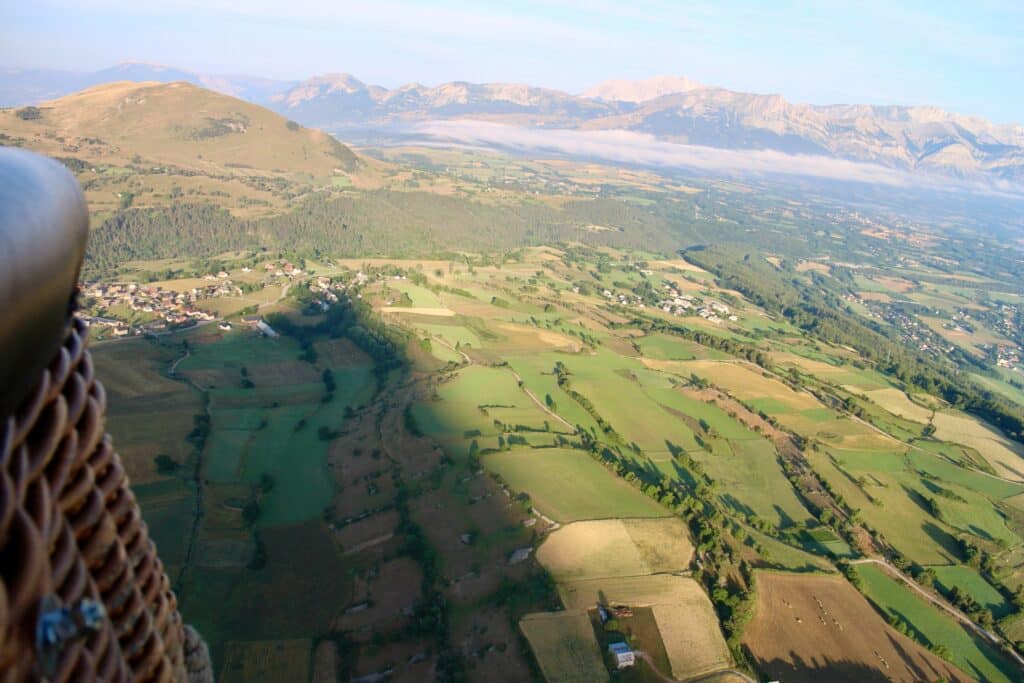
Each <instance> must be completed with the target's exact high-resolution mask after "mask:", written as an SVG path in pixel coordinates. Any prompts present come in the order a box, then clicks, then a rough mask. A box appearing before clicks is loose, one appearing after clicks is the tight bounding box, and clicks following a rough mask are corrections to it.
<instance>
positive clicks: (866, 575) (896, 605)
mask: <svg viewBox="0 0 1024 683" xmlns="http://www.w3.org/2000/svg"><path fill="white" fill-rule="evenodd" d="M857 575H858V576H859V577H860V579H861V582H862V583H863V591H864V593H865V594H866V595H867V596H868V598H869V599H870V600H871V601H872V602H873V603H874V604H875V605H876V606H877V607H878V608H879V609H880V610H881V611H882V612H883V613H884V614H886V615H887V616H889V617H896V618H898V619H900V620H901V621H903V622H904V623H906V624H908V628H909V633H910V634H911V636H912V637H914V638H915V640H918V641H920V642H922V643H924V644H925V645H931V646H937V645H941V646H943V647H945V648H946V649H947V651H948V652H949V653H950V654H951V656H952V661H953V663H954V664H956V665H957V666H959V667H960V668H961V669H963V670H964V671H965V672H967V673H968V674H970V675H972V676H974V677H976V678H978V679H980V680H987V681H1006V682H1007V683H1009V682H1010V681H1014V680H1018V678H1017V676H1018V673H1019V672H1018V670H1017V669H1016V667H1014V666H1013V665H1012V664H1011V663H1010V662H1008V661H1007V660H1006V659H1005V658H1004V657H1003V656H1002V655H1001V654H1000V653H998V652H996V651H995V650H993V649H992V647H991V646H990V645H989V644H988V643H985V642H983V641H981V640H980V639H979V638H978V637H977V636H975V635H974V634H972V633H971V632H969V631H968V630H966V629H965V628H964V627H963V626H962V625H960V624H959V623H957V622H956V621H955V620H954V619H953V618H952V617H950V616H948V615H946V614H945V613H944V612H942V611H940V610H939V609H938V608H936V607H934V606H932V605H931V604H929V603H927V602H925V601H924V600H923V599H922V598H920V597H918V596H917V595H915V594H914V593H913V592H911V590H910V589H909V588H907V587H906V586H905V585H903V584H902V583H900V582H899V581H897V580H896V579H893V578H891V577H890V576H889V575H887V574H886V573H885V572H884V571H883V570H882V569H880V568H878V567H877V566H875V565H857Z"/></svg>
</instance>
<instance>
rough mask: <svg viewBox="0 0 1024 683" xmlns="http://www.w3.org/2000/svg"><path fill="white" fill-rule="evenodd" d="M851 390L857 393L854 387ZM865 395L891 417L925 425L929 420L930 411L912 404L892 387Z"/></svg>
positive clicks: (904, 395) (903, 394)
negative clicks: (891, 415)
mask: <svg viewBox="0 0 1024 683" xmlns="http://www.w3.org/2000/svg"><path fill="white" fill-rule="evenodd" d="M847 388H850V387H847ZM851 390H853V391H854V393H857V392H856V387H853V388H851ZM866 395H867V397H868V398H869V399H871V400H872V401H873V402H874V403H875V404H877V405H878V406H879V407H881V408H884V409H885V410H888V411H889V412H890V413H892V414H893V415H898V416H899V417H905V418H906V419H908V420H913V421H914V422H921V423H926V422H928V420H930V419H931V416H932V411H931V410H929V409H928V408H925V407H924V406H920V405H918V404H916V403H914V402H913V401H911V400H910V398H908V397H907V395H906V394H905V393H904V392H902V391H900V390H899V389H896V388H894V387H893V388H889V389H875V390H874V391H869V392H867V394H866Z"/></svg>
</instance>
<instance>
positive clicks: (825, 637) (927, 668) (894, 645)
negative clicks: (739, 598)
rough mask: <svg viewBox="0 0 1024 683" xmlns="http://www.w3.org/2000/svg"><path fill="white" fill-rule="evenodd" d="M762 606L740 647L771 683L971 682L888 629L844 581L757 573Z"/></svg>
mask: <svg viewBox="0 0 1024 683" xmlns="http://www.w3.org/2000/svg"><path fill="white" fill-rule="evenodd" d="M756 581H757V604H756V606H755V611H754V618H753V620H752V621H751V622H750V625H749V626H748V627H747V630H746V631H745V633H744V636H743V643H744V644H745V645H746V646H747V647H748V648H749V649H750V652H751V653H752V654H753V656H754V657H755V658H756V660H757V661H758V664H759V666H761V667H762V668H763V669H764V670H765V671H766V672H767V673H768V674H769V675H770V676H771V677H772V678H773V679H776V680H782V681H795V682H797V683H800V682H802V681H805V682H807V683H816V682H817V681H826V680H827V681H844V682H845V681H849V682H850V683H859V682H860V681H863V680H865V679H867V680H871V679H872V674H870V673H868V672H869V671H874V670H881V671H884V672H885V677H886V679H887V680H893V681H903V682H905V683H916V682H918V681H923V680H938V679H940V678H941V679H945V680H949V681H968V680H970V678H969V677H968V676H966V675H964V673H963V672H961V671H959V670H957V669H956V668H954V667H953V666H951V665H950V664H948V663H947V662H945V661H943V660H942V659H940V658H938V657H936V656H935V655H933V654H932V653H930V652H928V651H927V650H925V649H924V648H923V647H921V646H920V645H918V644H916V643H914V642H913V641H911V640H910V639H909V638H907V637H906V636H903V635H901V634H899V633H897V632H896V631H894V630H893V629H891V628H889V627H888V626H887V625H886V624H885V622H884V621H883V620H882V618H881V617H880V616H879V615H878V613H877V612H876V611H875V610H874V609H873V608H872V607H871V605H870V604H869V603H868V601H867V600H865V599H864V597H863V596H862V595H861V594H860V593H858V592H857V590H856V589H855V588H854V587H853V586H851V585H850V584H849V583H848V582H847V581H845V580H844V579H843V578H841V577H825V576H807V575H803V574H799V575H798V574H778V573H775V572H758V574H757V577H756Z"/></svg>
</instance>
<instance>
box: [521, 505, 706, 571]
mask: <svg viewBox="0 0 1024 683" xmlns="http://www.w3.org/2000/svg"><path fill="white" fill-rule="evenodd" d="M692 555H693V546H692V545H691V544H690V540H689V531H688V530H687V528H686V525H685V524H684V523H682V521H680V520H679V519H677V518H673V517H668V518H664V519H608V520H592V521H584V522H574V523H572V524H568V525H566V526H563V527H562V528H560V529H558V530H557V531H555V532H554V533H552V534H551V535H550V536H549V537H548V538H547V540H545V541H544V543H543V544H541V546H540V548H539V549H538V551H537V560H538V561H539V562H540V563H541V564H542V565H543V566H544V568H545V569H547V570H548V571H549V572H550V573H551V575H552V577H553V578H554V579H555V580H556V581H560V582H565V581H573V580H579V579H593V578H606V577H614V576H639V575H642V574H653V573H658V572H675V571H681V570H685V569H687V568H688V567H689V564H690V558H691V556H692Z"/></svg>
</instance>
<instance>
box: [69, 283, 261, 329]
mask: <svg viewBox="0 0 1024 683" xmlns="http://www.w3.org/2000/svg"><path fill="white" fill-rule="evenodd" d="M82 293H83V295H84V296H85V297H86V298H89V299H93V300H94V301H95V303H94V305H93V307H94V308H98V309H109V308H111V307H114V306H125V307H127V308H129V309H130V310H132V311H136V312H139V313H148V314H151V315H152V316H153V317H154V318H155V320H152V321H150V322H147V323H144V324H142V325H138V326H135V327H132V326H131V325H129V324H128V323H126V322H124V321H123V320H115V319H113V318H109V317H104V316H90V315H88V314H87V313H80V314H79V317H80V318H82V319H83V320H84V321H85V322H87V323H89V324H90V325H98V326H106V327H110V328H111V332H112V334H113V335H114V336H116V337H124V336H128V335H131V334H143V333H144V332H158V331H161V330H165V329H167V326H168V325H185V324H188V323H195V322H199V321H205V320H213V319H214V318H215V316H214V314H213V313H210V312H208V311H204V310H201V309H200V308H199V307H198V303H199V302H200V301H202V300H203V299H211V298H214V297H218V296H239V295H241V293H242V290H241V289H239V288H238V287H236V286H234V285H233V284H232V283H231V281H230V280H222V281H220V282H218V283H217V284H213V285H207V286H206V287H193V288H192V289H190V290H188V291H183V292H176V291H173V290H168V289H163V288H162V287H149V286H146V285H140V284H137V283H134V282H131V283H102V282H96V283H91V284H87V285H85V286H84V287H83V292H82Z"/></svg>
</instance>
